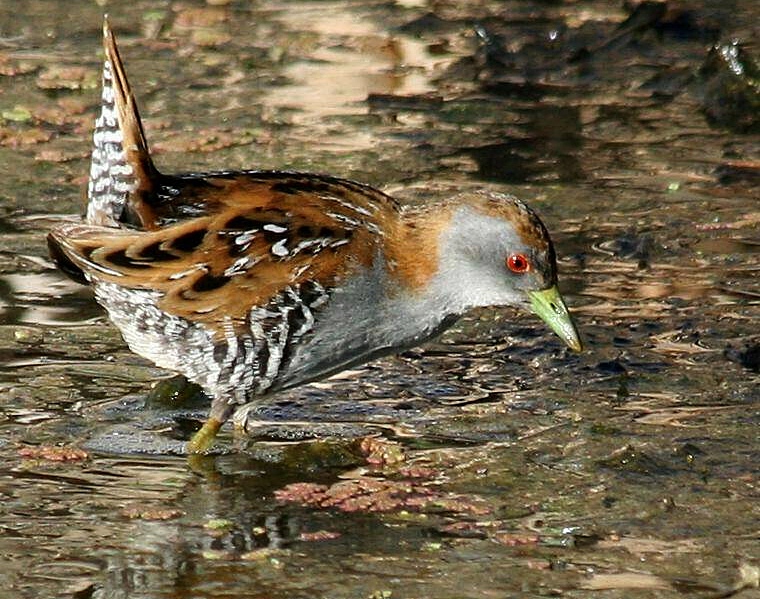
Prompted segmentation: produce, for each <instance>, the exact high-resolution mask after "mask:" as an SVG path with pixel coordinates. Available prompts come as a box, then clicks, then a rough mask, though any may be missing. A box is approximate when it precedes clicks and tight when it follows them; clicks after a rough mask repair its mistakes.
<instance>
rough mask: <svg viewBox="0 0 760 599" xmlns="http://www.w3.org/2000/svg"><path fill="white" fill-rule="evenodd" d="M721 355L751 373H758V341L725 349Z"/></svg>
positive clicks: (759, 355) (759, 342)
mask: <svg viewBox="0 0 760 599" xmlns="http://www.w3.org/2000/svg"><path fill="white" fill-rule="evenodd" d="M723 353H724V355H725V356H726V358H727V359H728V360H729V361H731V362H736V363H737V364H741V365H742V366H743V367H744V368H747V369H748V370H751V371H753V372H760V341H758V340H750V341H747V342H746V343H745V344H744V345H742V346H737V347H733V346H732V347H727V348H726V349H725V351H724V352H723Z"/></svg>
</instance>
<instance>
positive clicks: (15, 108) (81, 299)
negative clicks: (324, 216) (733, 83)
mask: <svg viewBox="0 0 760 599" xmlns="http://www.w3.org/2000/svg"><path fill="white" fill-rule="evenodd" d="M212 4H215V3H212V2H209V3H208V4H204V3H202V2H196V1H188V2H182V3H168V2H158V3H157V2H145V1H140V0H138V1H135V2H131V3H129V6H128V7H125V6H121V5H119V6H116V5H114V6H111V5H109V6H107V9H108V11H109V13H110V16H111V20H112V25H113V27H114V29H115V31H116V33H117V35H118V36H119V40H120V44H121V52H122V56H123V57H124V59H125V61H126V67H127V71H128V74H129V77H130V80H131V82H132V85H133V88H134V90H135V92H136V95H137V97H138V103H139V105H140V107H141V112H142V114H143V117H144V119H145V124H146V128H147V134H148V138H149V141H150V142H151V145H152V147H153V148H154V150H155V153H156V161H157V163H158V165H159V167H161V168H163V169H164V170H166V171H168V172H171V171H176V170H178V169H179V170H182V169H184V170H204V169H219V168H225V169H228V168H229V169H232V168H251V167H256V168H293V169H308V170H314V171H320V172H329V173H332V174H336V175H341V176H347V177H352V178H356V179H359V180H363V181H367V182H370V183H373V184H376V185H378V186H381V187H382V188H383V189H385V190H386V191H389V192H391V193H394V194H396V195H398V196H399V197H401V198H403V199H405V200H408V201H413V202H422V201H425V200H426V199H429V198H434V197H440V196H443V195H446V194H448V193H451V192H452V191H455V190H460V189H462V188H477V187H483V186H487V187H489V188H491V189H495V190H502V191H507V192H510V193H514V194H516V195H518V196H520V197H522V198H524V199H526V200H528V201H529V202H530V203H531V204H532V205H533V206H535V207H536V208H537V209H538V210H539V211H540V212H541V213H542V215H543V216H544V220H545V221H546V222H547V225H548V226H549V228H550V230H551V231H552V233H553V236H554V238H555V242H556V245H557V249H558V253H559V255H560V261H561V265H560V269H561V287H562V288H563V290H564V293H565V295H566V299H567V301H568V303H569V304H570V305H571V306H572V309H573V312H574V313H575V315H576V318H577V321H578V324H579V327H580V328H581V330H582V333H583V336H584V339H585V341H586V343H587V346H588V347H587V349H586V351H585V352H584V353H582V354H580V355H573V354H571V353H569V352H568V351H566V350H565V349H564V348H562V347H561V344H560V342H559V341H558V340H556V339H555V338H553V337H552V335H551V334H550V333H549V332H547V331H546V330H545V329H544V328H543V327H542V326H541V324H540V323H539V322H538V321H537V320H536V319H535V318H530V317H527V316H519V315H517V314H516V313H514V312H511V311H508V310H482V311H480V312H477V313H474V314H472V315H470V316H468V317H467V318H465V319H463V320H462V321H461V322H460V323H459V325H458V326H457V327H456V328H455V329H453V330H452V331H450V332H449V333H447V334H446V335H445V336H444V337H443V338H441V339H440V340H438V341H436V342H434V343H430V344H428V345H426V346H424V347H421V348H417V349H414V350H411V351H408V352H406V353H404V354H403V355H401V356H399V357H394V358H388V359H384V360H381V361H378V362H374V363H372V364H369V365H366V366H365V367H363V368H361V369H359V370H356V371H351V372H348V373H343V374H342V375H340V376H338V377H335V378H333V379H331V380H329V381H324V382H322V383H318V384H315V385H312V386H309V387H304V388H302V389H298V390H294V391H290V392H287V393H283V394H281V395H280V396H278V398H277V401H276V402H274V403H273V404H269V405H264V406H258V407H256V408H255V409H253V410H252V411H251V412H250V413H249V418H250V421H249V422H251V423H254V422H255V426H254V425H252V426H250V430H249V433H250V435H251V437H250V439H244V438H234V439H233V437H232V435H231V433H228V434H225V435H223V438H222V443H221V446H222V448H223V451H221V452H220V453H219V455H216V456H213V457H209V458H203V459H197V460H193V461H190V462H188V461H187V460H186V459H185V458H184V457H182V456H179V455H176V454H177V453H178V452H179V451H180V450H181V446H182V444H181V441H182V440H183V439H185V438H187V435H189V434H190V431H191V430H192V429H193V427H194V426H196V425H197V421H198V419H200V418H202V416H203V410H204V409H205V407H206V403H205V402H204V400H203V399H202V398H199V397H193V396H192V394H190V395H191V397H185V398H181V397H175V395H182V390H181V389H180V388H179V387H177V386H176V385H175V383H173V382H171V381H168V382H166V381H165V378H166V373H163V372H161V371H160V370H158V369H155V368H153V367H151V366H150V365H148V364H146V363H145V362H144V361H142V360H141V359H139V358H137V357H136V356H134V355H132V354H131V353H130V352H128V351H127V350H126V348H125V346H124V344H123V342H122V341H121V338H120V336H119V334H118V333H117V332H116V331H115V330H114V329H113V328H112V327H111V326H110V325H109V324H108V323H107V322H106V319H105V318H104V317H103V314H102V312H101V310H100V309H99V308H98V306H97V305H96V304H95V303H94V302H93V300H92V298H91V296H90V294H89V292H88V291H87V290H86V289H84V288H81V287H79V286H77V285H75V284H73V283H71V282H69V281H68V280H66V279H65V278H64V277H63V276H62V275H60V274H58V273H57V272H56V271H55V270H54V269H53V267H52V264H51V263H50V262H49V260H48V258H47V255H46V249H45V241H44V236H45V232H46V231H47V230H48V229H49V227H50V226H51V224H52V223H53V222H55V221H56V220H58V219H60V218H61V217H62V216H64V215H65V217H66V218H73V217H75V215H76V214H77V213H78V212H79V211H80V210H81V206H82V194H83V187H84V184H85V182H86V173H87V160H88V151H89V136H90V131H91V123H92V120H93V118H94V115H95V113H96V109H97V103H98V91H97V85H98V78H99V68H100V64H99V59H100V57H99V44H100V19H101V11H102V9H101V8H99V7H98V6H97V4H96V3H91V2H79V1H72V0H67V1H66V2H61V1H55V2H54V1H45V2H42V1H32V0H27V1H22V2H16V3H12V4H11V3H4V4H2V5H0V73H2V74H0V110H1V111H2V115H3V118H2V120H0V169H2V174H3V188H2V190H0V366H1V368H0V414H2V416H3V418H2V420H1V422H2V431H1V433H0V457H1V458H2V462H3V466H2V468H1V469H0V497H2V503H1V504H0V505H1V507H0V555H1V556H2V560H0V597H5V596H7V597H57V596H62V597H77V598H80V597H94V598H103V597H109V598H110V597H130V598H133V597H145V598H154V597H172V598H179V597H209V598H210V597H262V598H263V597H267V598H272V597H288V598H294V597H331V598H333V597H335V598H338V597H372V598H378V599H379V598H387V597H390V598H394V599H395V598H400V597H436V598H437V599H440V598H444V599H445V598H448V597H451V598H462V597H489V596H494V597H534V596H536V597H538V596H567V597H597V596H598V597H604V598H608V597H626V598H627V597H679V596H689V597H717V596H733V595H735V596H738V597H751V596H757V593H758V590H757V581H758V567H759V566H760V564H759V563H758V555H760V540H759V539H758V530H757V522H758V520H759V519H760V513H759V511H758V506H759V505H760V501H759V500H760V496H759V495H760V494H759V493H758V468H757V464H758V462H759V461H760V451H759V446H758V432H757V431H758V424H760V422H759V420H760V418H759V416H760V412H759V411H758V400H760V392H759V391H758V389H759V387H758V383H759V382H760V375H759V374H758V368H759V367H758V353H760V349H758V346H759V344H760V333H759V332H758V331H759V330H758V321H759V318H760V283H759V281H760V277H759V276H758V273H760V252H759V251H758V250H759V249H760V235H759V234H758V228H759V226H760V202H759V201H758V200H759V199H760V194H758V147H759V145H760V144H758V142H759V141H760V140H759V139H758V137H757V135H756V134H753V133H745V132H737V131H735V130H733V129H736V127H734V126H733V125H734V124H735V123H733V124H732V122H723V123H720V122H717V123H712V124H710V123H708V122H707V120H706V117H705V113H704V111H703V106H705V105H707V106H710V97H712V96H711V94H713V96H714V94H715V90H714V87H713V86H712V84H711V83H710V82H709V81H707V79H706V77H707V76H706V75H704V74H700V66H701V65H702V64H703V63H704V62H705V60H706V57H707V55H708V49H709V48H710V46H711V45H712V44H713V43H715V42H716V41H719V40H721V41H728V40H731V39H733V38H737V39H739V40H753V39H754V40H756V39H757V33H758V32H757V29H756V27H757V23H758V22H760V18H759V17H760V14H758V9H757V6H756V3H753V2H749V1H747V2H740V1H735V2H726V1H723V2H709V1H706V0H705V1H702V2H693V3H689V4H688V5H687V6H686V7H685V8H684V6H681V8H680V9H679V8H678V7H677V6H675V5H673V6H671V8H670V10H669V11H668V12H667V13H665V14H659V13H656V11H655V13H652V12H647V11H641V12H638V13H636V15H635V18H633V17H632V18H631V19H628V20H627V21H626V18H627V17H628V14H627V13H626V12H625V11H623V9H622V8H620V6H619V3H617V2H614V3H612V2H601V1H600V2H587V3H544V2H520V3H517V2H510V3H503V2H473V3H467V4H466V8H464V7H463V5H464V3H449V2H440V3H435V10H434V11H432V9H431V7H430V5H429V4H428V3H426V2H421V1H414V0H409V1H405V2H401V1H399V2H395V3H394V2H366V1H355V2H268V1H263V2H259V3H255V4H249V3H243V2H230V3H224V2H220V3H219V5H218V6H212ZM652 6H654V5H652ZM649 10H650V11H651V10H654V9H651V8H650V9H649ZM679 10H680V12H679ZM62 14H66V15H67V19H65V20H64V19H61V18H60V15H62ZM753 28H754V29H753ZM748 49H749V52H750V54H751V55H754V59H755V60H757V56H758V52H757V47H756V46H754V47H753V46H751V45H750V46H749V47H748ZM755 84H756V82H755ZM159 380H164V381H165V382H164V383H163V387H162V389H163V391H162V392H161V393H158V392H156V391H151V389H152V388H153V386H154V384H155V382H156V381H159Z"/></svg>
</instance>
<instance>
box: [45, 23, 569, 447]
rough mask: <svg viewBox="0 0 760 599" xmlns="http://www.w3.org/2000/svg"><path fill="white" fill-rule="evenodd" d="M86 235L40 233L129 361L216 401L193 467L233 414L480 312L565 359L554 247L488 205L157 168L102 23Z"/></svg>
mask: <svg viewBox="0 0 760 599" xmlns="http://www.w3.org/2000/svg"><path fill="white" fill-rule="evenodd" d="M103 39H104V49H105V61H104V64H103V92H102V101H101V112H100V116H99V118H98V119H97V121H96V123H95V132H94V135H93V143H94V147H93V151H92V161H91V167H90V179H89V186H88V205H87V213H86V217H85V222H84V223H81V224H80V223H71V222H69V223H66V224H61V225H59V226H57V227H55V228H54V229H53V230H52V231H51V232H50V233H49V235H48V245H49V248H50V253H51V256H52V258H53V259H54V261H55V262H56V264H57V265H58V267H59V268H60V269H61V270H62V271H63V272H64V273H66V274H67V275H68V276H70V277H71V278H73V279H74V280H76V281H79V282H81V283H83V284H89V285H91V286H92V288H93V290H94V294H95V298H96V299H97V301H98V302H99V303H100V304H101V305H102V306H103V307H104V308H105V309H106V311H107V312H108V315H109V317H110V319H111V321H112V322H113V323H114V324H115V325H116V326H117V327H118V328H119V330H120V331H121V333H122V335H123V336H124V339H125V341H126V342H127V344H128V345H129V347H130V348H131V350H132V351H134V352H135V353H137V354H139V355H141V356H143V357H145V358H147V359H148V360H151V361H152V362H154V363H155V364H156V365H157V366H159V367H161V368H165V369H167V370H171V371H175V372H178V373H181V374H183V375H184V376H185V377H186V378H187V379H189V380H190V381H193V382H195V383H197V384H199V385H200V386H201V387H202V388H203V389H204V391H205V392H206V393H207V394H208V395H209V396H210V397H211V398H212V403H211V408H210V412H209V416H208V419H207V420H206V422H205V424H204V425H203V426H202V428H201V429H200V430H199V431H198V432H196V433H195V435H194V436H193V437H192V438H191V440H190V441H189V442H188V445H187V450H188V452H189V453H202V452H205V451H207V450H208V449H209V448H210V447H211V445H212V444H213V441H214V438H215V436H216V433H217V431H218V430H219V428H220V427H221V426H222V425H223V424H224V422H225V421H226V420H227V419H228V418H229V417H230V415H231V414H232V412H233V411H234V409H235V408H236V406H239V405H240V404H244V403H248V402H252V401H254V400H257V399H262V398H267V397H269V396H271V395H272V394H274V393H276V392H278V391H280V390H283V389H287V388H290V387H295V386H297V385H301V384H304V383H307V382H309V381H314V380H317V379H321V378H324V377H327V376H329V375H330V374H333V373H335V372H338V371H340V370H343V369H346V368H349V367H351V366H354V365H357V364H361V363H364V362H367V361H369V360H371V359H373V358H376V357H378V356H382V355H386V354H390V353H394V352H398V351H400V350H403V349H405V348H409V347H412V346H415V345H418V344H420V343H422V342H423V341H425V340H427V339H430V338H431V337H433V336H435V335H437V334H438V333H440V332H441V331H443V330H444V329H446V328H447V327H449V326H451V324H453V322H454V321H455V320H456V318H457V317H458V316H460V315H462V314H464V313H465V312H467V311H468V310H470V309H471V308H475V307H478V306H517V307H519V308H523V309H526V310H532V311H533V312H534V313H536V314H537V315H538V316H539V317H541V318H542V319H543V320H544V321H545V322H546V323H547V324H548V325H549V326H550V327H551V328H552V329H553V330H554V331H555V332H556V333H557V334H558V335H559V337H560V338H561V339H562V340H563V341H564V342H565V343H566V344H567V345H568V346H569V347H571V348H572V349H574V350H577V351H580V350H581V341H580V338H579V336H578V332H577V330H576V328H575V325H574V324H573V321H572V319H571V317H570V314H569V313H568V310H567V307H566V306H565V303H564V301H563V300H562V297H561V296H560V293H559V291H558V290H557V265H556V259H555V253H554V247H553V246H552V242H551V239H550V238H549V233H548V232H547V230H546V227H544V225H543V223H542V222H541V221H540V220H539V218H538V216H537V215H536V213H535V212H533V211H532V210H531V209H530V208H529V207H528V206H526V205H525V204H524V203H523V202H521V201H520V200H518V199H516V198H514V197H512V196H509V195H504V194H500V193H492V192H488V191H475V192H465V193H460V194H458V195H456V196H454V197H452V198H451V199H449V200H447V201H444V202H435V203H432V202H431V203H428V204H425V205H423V206H418V207H408V206H402V205H401V204H400V203H399V202H397V201H396V200H395V199H394V198H392V197H390V196H388V195H386V194H384V193H383V192H381V191H378V190H377V189H374V188H372V187H370V186H368V185H364V184H362V183H357V182H355V181H351V180H347V179H340V178H336V177H331V176H327V175H319V174H310V173H301V172H289V171H276V170H274V171H273V170H247V171H219V172H210V173H201V174H199V173H188V174H179V175H164V174H162V173H160V172H159V171H158V170H157V169H156V167H155V166H154V165H153V160H152V158H151V155H150V152H149V149H148V144H147V142H146V139H145V134H144V132H143V127H142V123H141V121H140V116H139V114H138V110H137V105H136V103H135V99H134V96H133V95H132V92H131V90H130V87H129V83H128V82H127V77H126V75H125V71H124V66H123V64H122V61H121V58H120V57H119V52H118V50H117V47H116V41H115V39H114V35H113V33H112V32H111V29H110V27H109V25H108V21H107V20H106V21H105V22H104V26H103Z"/></svg>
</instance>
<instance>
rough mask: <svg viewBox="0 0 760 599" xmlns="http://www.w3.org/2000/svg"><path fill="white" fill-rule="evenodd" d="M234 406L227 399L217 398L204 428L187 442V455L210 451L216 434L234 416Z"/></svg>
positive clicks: (212, 403) (213, 402)
mask: <svg viewBox="0 0 760 599" xmlns="http://www.w3.org/2000/svg"><path fill="white" fill-rule="evenodd" d="M234 407H235V406H234V404H231V403H229V401H228V400H227V398H226V397H215V398H214V400H213V401H212V402H211V410H209V413H208V418H207V419H206V422H204V423H203V426H202V427H201V428H200V430H198V431H197V432H196V433H195V434H194V435H193V436H192V438H191V439H190V440H189V441H188V442H187V453H190V454H198V453H205V452H206V451H208V450H209V449H210V448H211V446H212V445H213V443H214V439H215V438H216V433H218V432H219V429H220V428H222V425H223V424H224V423H225V422H227V419H228V418H229V417H230V415H231V414H232V411H233V409H234Z"/></svg>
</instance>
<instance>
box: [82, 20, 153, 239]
mask: <svg viewBox="0 0 760 599" xmlns="http://www.w3.org/2000/svg"><path fill="white" fill-rule="evenodd" d="M103 48H104V51H105V58H104V61H103V92H102V96H101V109H100V116H99V117H98V119H97V120H96V121H95V132H94V134H93V149H92V158H91V161H90V180H89V184H88V190H87V191H88V193H87V195H88V205H87V222H88V223H90V224H95V225H104V226H109V227H119V226H120V223H121V222H122V221H123V217H124V213H125V209H126V208H127V207H128V205H129V204H139V203H140V202H142V199H143V196H144V195H145V194H146V193H150V192H151V191H152V188H153V182H154V181H155V180H156V177H157V173H158V171H156V169H155V167H154V166H153V162H152V160H151V158H150V153H149V151H148V144H147V142H146V140H145V134H144V132H143V128H142V123H141V121H140V115H139V114H138V112H137V105H136V103H135V99H134V96H133V95H132V92H131V90H130V87H129V82H128V81H127V77H126V74H125V72H124V66H123V65H122V62H121V58H120V57H119V52H118V49H117V47H116V40H115V39H114V36H113V33H112V32H111V28H110V27H109V24H108V20H107V19H105V20H104V22H103ZM138 211H139V210H138Z"/></svg>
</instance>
